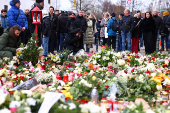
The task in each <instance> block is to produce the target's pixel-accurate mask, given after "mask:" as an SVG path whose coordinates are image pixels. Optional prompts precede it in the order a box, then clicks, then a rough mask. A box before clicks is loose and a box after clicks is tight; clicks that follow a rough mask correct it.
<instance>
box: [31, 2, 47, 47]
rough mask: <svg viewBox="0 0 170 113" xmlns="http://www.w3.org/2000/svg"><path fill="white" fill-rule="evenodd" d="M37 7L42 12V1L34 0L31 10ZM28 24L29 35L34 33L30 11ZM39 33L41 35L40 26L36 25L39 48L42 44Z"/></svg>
mask: <svg viewBox="0 0 170 113" xmlns="http://www.w3.org/2000/svg"><path fill="white" fill-rule="evenodd" d="M36 6H37V7H38V8H39V9H40V10H42V9H43V8H44V0H36V2H35V3H34V4H33V6H32V8H31V10H32V9H34V8H35V7H36ZM29 22H30V30H31V33H34V32H35V25H34V24H32V22H33V20H32V12H31V11H30V16H29ZM42 22H43V21H42V16H41V24H42ZM41 33H42V27H41V25H38V41H39V42H38V46H41V44H42V39H41V38H42V37H41Z"/></svg>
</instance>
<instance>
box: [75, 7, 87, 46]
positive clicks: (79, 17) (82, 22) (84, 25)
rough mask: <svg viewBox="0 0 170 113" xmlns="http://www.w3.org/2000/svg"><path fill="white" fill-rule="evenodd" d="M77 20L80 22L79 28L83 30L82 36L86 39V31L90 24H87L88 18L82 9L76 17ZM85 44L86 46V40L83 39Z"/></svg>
mask: <svg viewBox="0 0 170 113" xmlns="http://www.w3.org/2000/svg"><path fill="white" fill-rule="evenodd" d="M76 22H77V24H78V28H79V29H81V31H82V35H81V36H82V38H83V40H84V38H85V32H86V30H87V27H88V26H87V21H86V19H85V18H84V17H83V11H81V10H80V11H79V12H78V15H77V17H76ZM83 46H84V41H83Z"/></svg>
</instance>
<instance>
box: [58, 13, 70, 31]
mask: <svg viewBox="0 0 170 113" xmlns="http://www.w3.org/2000/svg"><path fill="white" fill-rule="evenodd" d="M67 21H68V16H67V15H66V14H61V17H60V18H59V21H58V28H57V29H58V32H59V33H67V32H68V31H67V28H66V24H67Z"/></svg>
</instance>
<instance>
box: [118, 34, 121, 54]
mask: <svg viewBox="0 0 170 113" xmlns="http://www.w3.org/2000/svg"><path fill="white" fill-rule="evenodd" d="M118 50H119V51H121V50H122V36H119V41H118Z"/></svg>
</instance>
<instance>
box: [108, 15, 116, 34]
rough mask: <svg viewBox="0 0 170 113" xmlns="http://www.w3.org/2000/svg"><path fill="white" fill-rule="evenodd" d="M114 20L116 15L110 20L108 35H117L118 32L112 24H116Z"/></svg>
mask: <svg viewBox="0 0 170 113" xmlns="http://www.w3.org/2000/svg"><path fill="white" fill-rule="evenodd" d="M113 20H116V18H115V17H112V18H111V19H110V20H109V23H108V24H107V33H108V36H116V32H115V31H113V30H112V26H113V24H114V21H113Z"/></svg>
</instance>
